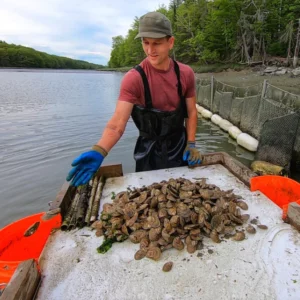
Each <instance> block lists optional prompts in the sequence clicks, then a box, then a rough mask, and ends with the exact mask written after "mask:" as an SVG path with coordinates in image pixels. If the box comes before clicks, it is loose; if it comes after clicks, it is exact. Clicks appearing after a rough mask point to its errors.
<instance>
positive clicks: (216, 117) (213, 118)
mask: <svg viewBox="0 0 300 300" xmlns="http://www.w3.org/2000/svg"><path fill="white" fill-rule="evenodd" d="M222 120H223V119H222V118H221V117H220V116H219V115H216V114H214V115H212V116H211V121H212V122H213V123H214V124H216V125H219V124H220V122H221V121H222Z"/></svg>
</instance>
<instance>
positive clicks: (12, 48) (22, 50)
mask: <svg viewBox="0 0 300 300" xmlns="http://www.w3.org/2000/svg"><path fill="white" fill-rule="evenodd" d="M0 67H7V68H51V69H89V70H95V69H102V68H104V66H102V65H96V64H92V63H89V62H86V61H82V60H75V59H71V58H68V57H63V56H57V55H51V54H47V53H45V52H41V51H37V50H34V49H32V48H28V47H24V46H20V45H14V44H7V43H5V42H4V41H0Z"/></svg>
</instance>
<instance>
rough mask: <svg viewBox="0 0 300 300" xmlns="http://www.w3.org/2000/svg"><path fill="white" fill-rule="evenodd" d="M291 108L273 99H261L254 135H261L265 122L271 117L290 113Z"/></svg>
mask: <svg viewBox="0 0 300 300" xmlns="http://www.w3.org/2000/svg"><path fill="white" fill-rule="evenodd" d="M290 112H291V110H290V109H289V108H288V107H286V106H285V105H283V104H280V103H279V102H277V101H274V100H271V99H261V107H260V109H259V115H258V119H257V123H256V124H255V125H254V128H253V135H254V136H255V137H259V135H260V131H261V129H262V126H263V124H264V123H265V122H266V121H267V120H270V119H273V118H276V117H280V116H284V115H286V114H288V113H290Z"/></svg>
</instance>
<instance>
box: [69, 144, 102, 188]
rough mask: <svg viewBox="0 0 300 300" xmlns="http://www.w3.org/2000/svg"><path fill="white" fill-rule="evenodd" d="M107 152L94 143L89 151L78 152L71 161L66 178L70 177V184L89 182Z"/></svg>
mask: <svg viewBox="0 0 300 300" xmlns="http://www.w3.org/2000/svg"><path fill="white" fill-rule="evenodd" d="M106 155H107V152H106V151H105V150H104V149H102V148H101V147H99V146H97V145H95V146H93V148H92V150H91V151H88V152H84V153H82V154H80V155H79V156H78V157H77V158H75V159H74V161H73V162H72V167H73V168H72V169H71V171H70V172H69V174H68V176H67V178H66V180H67V181H70V180H71V179H72V182H71V185H73V186H79V185H84V184H87V183H88V182H89V180H90V179H91V178H92V177H93V176H94V175H95V173H96V172H97V170H98V169H99V168H100V166H101V164H102V162H103V160H104V157H105V156H106Z"/></svg>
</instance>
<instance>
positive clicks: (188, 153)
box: [183, 142, 202, 166]
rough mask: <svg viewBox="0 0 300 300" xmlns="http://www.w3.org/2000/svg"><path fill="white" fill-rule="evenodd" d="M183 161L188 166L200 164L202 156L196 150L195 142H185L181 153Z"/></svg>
mask: <svg viewBox="0 0 300 300" xmlns="http://www.w3.org/2000/svg"><path fill="white" fill-rule="evenodd" d="M183 160H184V161H187V162H188V165H189V166H193V165H196V164H201V161H202V155H201V153H200V152H199V151H198V150H197V149H196V145H195V142H187V145H186V147H185V149H184V152H183Z"/></svg>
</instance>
